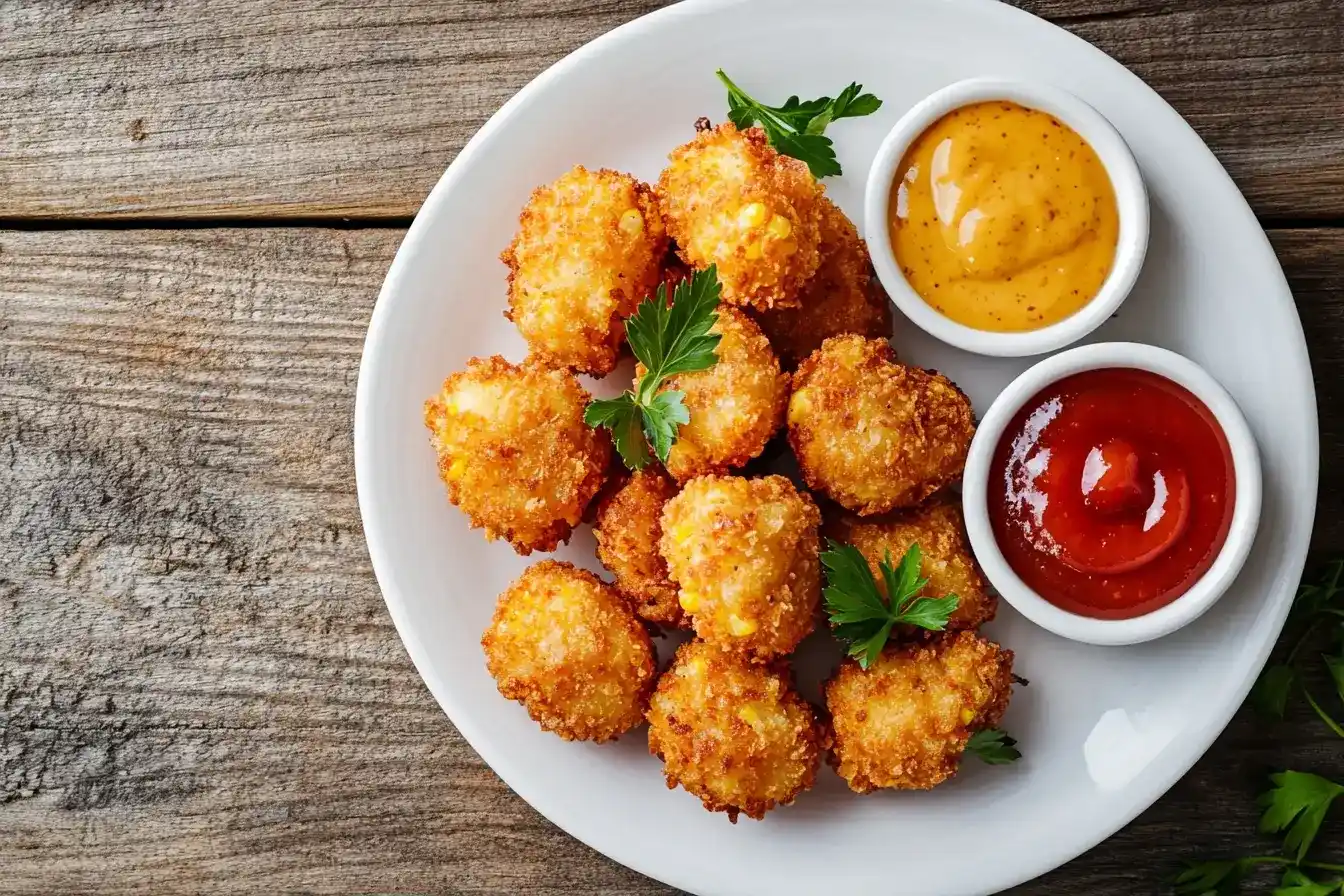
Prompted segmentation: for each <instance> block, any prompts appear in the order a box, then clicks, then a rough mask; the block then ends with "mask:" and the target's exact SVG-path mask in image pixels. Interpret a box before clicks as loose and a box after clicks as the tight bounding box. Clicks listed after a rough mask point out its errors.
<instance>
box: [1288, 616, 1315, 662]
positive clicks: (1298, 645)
mask: <svg viewBox="0 0 1344 896" xmlns="http://www.w3.org/2000/svg"><path fill="white" fill-rule="evenodd" d="M1320 627H1321V620H1320V619H1316V620H1313V621H1312V623H1311V624H1310V625H1308V626H1307V627H1306V629H1305V630H1304V631H1303V632H1302V634H1301V635H1299V636H1298V638H1297V641H1295V642H1294V643H1293V647H1292V649H1291V650H1289V651H1288V656H1287V658H1285V659H1284V664H1285V665H1289V666H1291V665H1292V664H1293V660H1295V659H1297V654H1298V652H1300V651H1301V650H1302V648H1303V646H1305V645H1306V643H1307V640H1308V639H1309V638H1310V637H1311V636H1312V635H1314V634H1315V633H1316V630H1317V629H1318V628H1320Z"/></svg>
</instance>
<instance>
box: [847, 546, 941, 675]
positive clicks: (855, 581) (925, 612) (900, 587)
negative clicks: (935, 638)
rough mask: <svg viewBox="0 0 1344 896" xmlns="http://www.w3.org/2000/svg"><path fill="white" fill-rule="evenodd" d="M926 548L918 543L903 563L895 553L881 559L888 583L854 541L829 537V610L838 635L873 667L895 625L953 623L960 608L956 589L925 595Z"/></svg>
mask: <svg viewBox="0 0 1344 896" xmlns="http://www.w3.org/2000/svg"><path fill="white" fill-rule="evenodd" d="M921 562H922V554H921V553H920V550H919V545H917V544H912V545H911V546H910V548H909V550H907V551H906V552H905V556H903V557H902V558H901V562H900V564H899V565H897V566H893V565H892V562H891V554H887V556H886V557H885V558H884V559H883V560H882V562H881V563H879V564H878V571H879V572H881V574H882V581H883V584H884V586H885V591H886V594H883V593H882V592H883V589H881V588H879V587H878V584H877V581H876V580H875V579H874V578H873V573H872V570H871V569H870V568H869V566H868V561H867V560H866V559H864V556H863V554H862V553H860V551H859V549H858V548H856V547H854V545H852V544H843V543H841V542H838V541H834V540H832V539H830V538H828V539H826V550H824V551H822V553H821V565H822V568H823V569H824V570H825V573H826V588H825V590H824V591H823V595H824V596H825V603H826V614H827V616H828V618H829V619H830V622H831V626H832V628H833V630H834V632H835V636H836V637H837V638H839V639H840V640H841V641H842V642H844V644H845V645H846V649H847V651H848V653H849V655H850V656H852V657H854V658H855V659H857V660H858V661H859V666H861V667H862V668H864V669H867V668H868V667H869V666H871V665H872V664H873V663H875V662H877V659H878V657H880V656H881V655H882V648H883V647H885V646H886V644H887V638H888V637H890V636H891V629H892V627H893V626H895V625H914V626H918V627H920V628H926V629H929V630H931V631H942V630H943V629H945V628H947V620H948V618H949V617H950V616H951V615H952V611H953V610H955V609H956V608H957V603H958V598H957V596H956V595H955V594H949V595H947V596H946V597H937V598H935V597H921V596H920V592H921V591H923V589H924V588H925V587H926V586H927V585H928V583H929V582H928V579H923V578H920V577H919V570H920V564H921Z"/></svg>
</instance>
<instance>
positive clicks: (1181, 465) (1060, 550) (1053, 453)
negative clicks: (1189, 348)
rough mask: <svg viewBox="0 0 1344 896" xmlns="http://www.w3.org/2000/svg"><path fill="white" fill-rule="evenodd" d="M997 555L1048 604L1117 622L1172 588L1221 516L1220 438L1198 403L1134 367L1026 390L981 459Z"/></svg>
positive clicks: (1187, 575)
mask: <svg viewBox="0 0 1344 896" xmlns="http://www.w3.org/2000/svg"><path fill="white" fill-rule="evenodd" d="M990 485H991V488H990V490H989V495H990V500H989V516H990V522H991V524H992V525H993V528H994V535H995V538H996V539H997V540H998V544H999V548H1000V549H1001V550H1002V551H1003V555H1004V557H1005V559H1007V561H1008V564H1009V565H1010V566H1011V567H1012V568H1013V570H1014V571H1015V572H1016V573H1017V574H1018V576H1020V577H1021V579H1022V581H1023V582H1025V583H1026V584H1027V585H1028V586H1029V587H1030V588H1031V589H1032V590H1034V591H1035V592H1036V593H1037V594H1039V595H1040V596H1041V597H1043V598H1045V599H1046V600H1048V601H1050V602H1051V603H1053V604H1055V605H1056V606H1058V607H1060V608H1062V609H1065V610H1068V611H1070V612H1073V613H1077V614H1079V615H1082V616H1091V617H1095V618H1098V619H1129V618H1132V617H1135V616H1141V615H1143V614H1144V613H1148V612H1150V611H1152V610H1155V609H1157V608H1158V607H1161V606H1163V605H1165V604H1168V603H1170V602H1171V601H1173V600H1175V599H1176V598H1177V597H1180V596H1181V595H1182V594H1184V593H1185V592H1186V591H1187V590H1188V589H1189V588H1190V586H1191V585H1193V584H1194V583H1195V581H1196V580H1198V579H1199V577H1200V576H1202V575H1203V574H1204V573H1205V571H1207V570H1208V568H1209V567H1210V566H1211V565H1212V564H1213V561H1214V558H1216V557H1217V556H1218V552H1219V550H1221V548H1222V546H1223V542H1224V541H1225V540H1226V539H1227V531H1228V528H1229V527H1230V526H1231V523H1232V508H1233V504H1234V500H1235V486H1236V480H1235V477H1234V474H1233V468H1232V451H1231V449H1230V448H1229V446H1228V443H1227V437H1226V436H1225V435H1224V434H1223V430H1222V428H1221V427H1220V426H1219V425H1218V421H1217V420H1216V419H1215V418H1214V416H1213V413H1212V412H1211V411H1209V409H1208V407H1206V406H1205V405H1204V403H1203V402H1202V401H1200V400H1199V399H1198V398H1196V397H1195V396H1194V395H1192V394H1191V393H1190V392H1189V391H1187V390H1186V389H1184V388H1183V387H1181V386H1179V385H1177V384H1176V383H1173V382H1172V381H1171V380H1169V379H1167V378H1165V377H1162V376H1159V375H1157V374H1155V373H1149V372H1148V371H1145V370H1133V369H1129V368H1108V369H1103V370H1091V371H1087V372H1084V373H1078V374H1075V375H1073V376H1070V377H1066V378H1065V379H1062V380H1060V381H1058V382H1056V383H1054V384H1053V385H1051V386H1049V387H1048V388H1046V389H1044V390H1043V391H1041V392H1040V393H1038V394H1037V395H1036V396H1035V397H1034V398H1032V399H1031V400H1030V401H1028V402H1027V403H1026V404H1025V405H1024V406H1023V408H1022V409H1021V410H1020V411H1018V413H1017V415H1016V416H1015V417H1014V418H1013V420H1012V422H1011V423H1009V425H1008V427H1007V429H1005V430H1004V435H1003V438H1002V439H1001V440H1000V442H999V444H998V447H997V448H996V449H995V452H994V462H993V465H992V467H991V468H990Z"/></svg>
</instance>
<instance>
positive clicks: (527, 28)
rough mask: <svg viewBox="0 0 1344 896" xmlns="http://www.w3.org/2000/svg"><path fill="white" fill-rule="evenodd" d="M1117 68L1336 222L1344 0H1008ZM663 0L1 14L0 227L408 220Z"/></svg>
mask: <svg viewBox="0 0 1344 896" xmlns="http://www.w3.org/2000/svg"><path fill="white" fill-rule="evenodd" d="M1018 2H1019V4H1020V5H1023V6H1025V7H1026V8H1028V9H1030V10H1033V11H1035V12H1038V13H1040V14H1042V15H1045V16H1047V17H1051V18H1055V19H1057V20H1059V21H1060V22H1061V23H1063V24H1064V25H1065V26H1066V27H1069V28H1071V29H1072V30H1074V31H1075V32H1077V33H1078V34H1080V35H1081V36H1083V37H1084V38H1086V39H1088V40H1090V41H1092V42H1093V43H1095V44H1097V45H1098V46H1100V47H1101V48H1102V49H1104V50H1106V51H1108V52H1110V53H1112V54H1113V55H1115V56H1116V57H1117V58H1118V59H1120V61H1122V62H1124V63H1125V64H1127V65H1129V66H1130V67H1131V68H1133V69H1134V70H1135V71H1136V72H1138V74H1140V75H1141V76H1143V77H1144V78H1145V79H1147V80H1148V81H1149V83H1151V84H1152V85H1153V86H1154V87H1156V88H1157V90H1158V91H1159V92H1161V93H1162V94H1164V95H1165V96H1166V97H1167V98H1168V99H1169V100H1170V101H1171V102H1172V103H1173V104H1174V105H1175V106H1176V108H1177V109H1178V110H1180V111H1181V112H1182V113H1183V114H1184V115H1186V116H1187V118H1189V119H1190V121H1191V122H1192V124H1194V126H1195V128H1196V129H1197V130H1198V131H1199V132H1200V133H1201V134H1202V135H1203V136H1204V138H1205V139H1206V140H1207V141H1208V142H1209V144H1210V145H1211V146H1212V147H1213V149H1214V151H1215V152H1216V153H1217V154H1218V155H1219V157H1220V158H1221V159H1222V161H1223V163H1224V164H1225V165H1226V166H1227V167H1228V169H1229V170H1230V171H1231V173H1232V175H1233V176H1234V178H1236V180H1237V181H1238V183H1239V184H1240V185H1241V187H1242V188H1243V190H1244V191H1245V192H1246V194H1247V196H1248V198H1249V199H1250V201H1251V204H1252V206H1253V207H1254V208H1255V209H1256V211H1257V212H1258V213H1259V214H1261V215H1262V216H1266V217H1269V218H1277V219H1293V220H1301V219H1305V218H1338V217H1341V216H1344V104H1341V103H1340V102H1339V97H1340V95H1341V93H1344V5H1342V4H1340V3H1338V2H1336V0H1271V2H1250V0H1235V2H1223V0H1018ZM659 5H661V4H660V3H659V2H658V0H600V2H598V0H516V2H507V3H504V2H492V0H433V2H430V0H425V2H420V3H416V4H413V5H404V4H388V5H370V4H366V3H363V2H360V0H339V2H321V3H319V2H316V0H300V2H286V3H280V2H276V0H240V2H228V0H208V2H200V3H185V2H168V3H132V2H119V3H77V2H73V0H38V2H33V0H0V35H4V39H3V40H0V217H5V216H9V217H30V216H32V217H53V216H130V217H136V216H177V217H188V216H189V217H201V216H218V215H227V216H247V217H258V218H269V217H278V216H324V215H348V216H405V215H410V214H412V213H414V211H415V209H416V208H417V207H418V206H419V204H420V202H421V200H422V199H423V198H424V196H425V194H426V193H427V192H428V190H429V188H430V187H431V186H432V185H433V183H434V181H435V179H436V178H437V177H438V176H439V174H440V173H441V172H442V170H443V168H444V167H445V166H446V165H447V163H448V162H449V161H450V160H451V159H452V157H453V156H454V154H455V153H456V152H457V151H458V150H459V149H460V148H461V146H462V144H463V143H464V142H465V141H466V139H467V138H468V137H469V136H470V135H471V134H472V133H473V132H474V131H475V130H476V129H477V128H478V127H479V126H480V125H481V123H482V122H483V121H484V120H485V119H486V118H487V117H488V116H489V115H490V114H491V113H492V112H493V111H494V110H495V109H496V108H498V107H499V106H500V105H501V104H502V103H503V102H504V100H505V99H507V98H508V97H509V96H510V95H512V94H513V93H514V92H515V91H516V90H518V89H519V88H520V87H522V85H523V84H525V83H526V82H527V81H528V80H529V79H531V78H532V77H533V76H534V75H536V74H537V73H538V72H540V71H541V70H542V69H543V68H545V67H546V66H547V65H549V64H550V63H552V62H554V61H555V60H557V59H558V58H560V57H561V56H563V55H564V54H565V53H567V52H569V51H570V50H572V49H574V48H576V47H577V46H579V45H581V44H582V43H584V42H586V41H588V40H590V39H592V38H594V37H596V36H597V35H599V34H601V33H603V32H605V31H608V30H610V29H611V28H612V27H614V26H616V25H618V24H620V23H622V22H624V21H627V20H629V19H632V18H635V17H636V16H638V15H640V14H642V13H644V12H647V11H649V10H651V9H653V8H655V7H657V6H659Z"/></svg>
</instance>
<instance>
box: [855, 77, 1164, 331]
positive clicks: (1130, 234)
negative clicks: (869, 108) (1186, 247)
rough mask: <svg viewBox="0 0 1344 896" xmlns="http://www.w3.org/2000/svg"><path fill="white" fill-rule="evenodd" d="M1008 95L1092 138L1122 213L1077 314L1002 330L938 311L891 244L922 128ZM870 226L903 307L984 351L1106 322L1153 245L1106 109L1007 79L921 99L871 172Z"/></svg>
mask: <svg viewBox="0 0 1344 896" xmlns="http://www.w3.org/2000/svg"><path fill="white" fill-rule="evenodd" d="M993 100H1008V101H1010V102H1014V103H1018V104H1020V105H1023V106H1026V107H1028V108H1031V109H1039V110H1040V111H1042V112H1048V113H1049V114H1051V115H1053V116H1055V117H1056V118H1058V119H1059V120H1060V121H1062V122H1064V124H1066V125H1068V126H1069V127H1071V128H1073V130H1074V131H1076V132H1077V133H1078V134H1079V135H1080V136H1081V137H1082V138H1083V139H1084V140H1086V141H1087V142H1088V143H1090V144H1091V145H1092V148H1093V149H1094V150H1096V153H1097V156H1098V157H1099V158H1100V159H1101V163H1102V165H1104V166H1105V168H1106V172H1107V174H1109V175H1110V178H1111V185H1112V187H1114V189H1115V199H1116V204H1117V210H1118V213H1119V219H1120V236H1119V242H1118V244H1117V246H1116V253H1115V263H1114V265H1113V266H1112V267H1111V273H1110V275H1109V276H1108V277H1107V278H1106V280H1105V282H1104V283H1102V286H1101V291H1100V292H1098V293H1097V295H1096V297H1095V298H1093V299H1092V301H1090V302H1088V303H1087V304H1086V305H1085V306H1083V307H1082V308H1081V309H1079V310H1078V311H1077V312H1076V313H1075V314H1073V315H1071V316H1069V317H1067V318H1065V319H1064V320H1062V321H1060V322H1059V323H1056V324H1051V325H1050V326H1048V327H1042V328H1041V329H1039V330H1028V331H1025V332H1021V333H996V332H992V331H989V330H977V329H975V328H974V327H968V326H966V325H965V324H960V323H957V322H956V321H954V320H952V319H951V318H950V317H946V316H944V315H943V314H942V313H940V312H939V311H937V310H935V309H934V307H933V306H932V305H930V304H929V303H928V302H926V301H924V299H923V298H922V297H921V296H920V295H919V293H917V292H915V290H914V288H913V287H911V286H910V284H909V283H908V282H907V281H906V279H905V275H904V274H902V273H901V266H900V265H899V264H897V262H896V253H895V251H894V250H893V249H892V246H891V235H890V230H889V221H890V215H889V211H890V209H889V206H890V200H891V187H892V183H893V181H894V179H895V178H896V176H897V168H898V167H899V166H900V164H901V159H902V158H903V157H904V156H905V152H906V150H907V149H909V148H910V144H911V143H913V142H914V141H915V139H916V138H917V137H919V135H920V134H922V133H924V131H926V130H927V129H928V128H929V126H930V125H932V124H933V123H934V122H936V121H937V120H938V119H940V118H942V117H943V116H944V115H946V114H947V113H949V112H951V111H953V110H954V109H958V108H960V107H962V106H966V105H969V104H971V103H980V102H990V101H993ZM863 221H864V233H865V234H866V238H865V239H866V241H867V243H868V251H869V253H870V254H871V255H872V258H873V265H874V267H875V268H876V269H877V276H878V279H879V280H881V281H882V285H883V287H885V288H886V290H887V294H888V295H889V296H891V298H892V301H894V302H895V303H896V307H897V308H900V309H901V312H902V313H903V314H905V316H906V317H908V318H909V319H910V320H912V321H914V323H915V324H916V325H917V326H918V327H919V328H920V329H922V330H924V331H926V332H928V333H930V334H932V335H933V336H936V337H937V338H939V339H941V340H942V341H944V342H946V343H949V344H951V345H955V346H957V347H958V348H962V349H965V350H966V351H969V352H975V353H976V354H981V355H997V356H1001V357H1020V356H1024V355H1039V354H1044V353H1045V352H1051V351H1054V350H1056V349H1059V348H1063V347H1064V346H1066V345H1069V344H1070V343H1073V342H1076V341H1078V340H1079V339H1081V338H1082V337H1084V336H1086V335H1087V334H1088V333H1090V332H1092V331H1093V330H1095V329H1096V328H1097V327H1099V326H1101V325H1102V324H1103V323H1105V322H1106V320H1107V319H1108V318H1109V317H1110V316H1111V315H1112V314H1114V313H1115V310H1116V309H1117V308H1119V307H1120V303H1121V302H1123V301H1124V300H1125V297H1126V296H1127V295H1129V291H1130V289H1131V288H1133V286H1134V281H1135V280H1136V279H1137V278H1138V276H1139V269H1140V268H1141V267H1143V257H1144V255H1145V254H1146V253H1147V251H1148V193H1147V191H1146V190H1145V189H1144V186H1143V178H1142V177H1140V175H1139V166H1138V164H1137V163H1136V162H1135V161H1134V155H1133V153H1131V152H1130V151H1129V147H1128V146H1126V145H1125V141H1124V138H1122V137H1121V136H1120V133H1119V132H1118V131H1117V130H1116V129H1115V128H1114V127H1113V126H1112V125H1111V123H1110V122H1109V121H1107V120H1106V119H1105V118H1104V117H1103V116H1102V115H1101V113H1100V112H1098V111H1097V110H1095V109H1093V108H1092V107H1091V106H1089V105H1088V104H1087V103H1085V102H1083V101H1082V100H1080V99H1079V98H1078V97H1076V96H1074V95H1073V94H1071V93H1068V92H1067V91H1064V90H1060V89H1058V88H1055V87H1048V86H1045V85H1041V84H1029V83H1026V82H1022V81H1008V80H1004V79H1001V78H972V79H970V80H967V81H958V82H957V83H955V84H952V85H949V86H947V87H944V88H943V89H942V90H939V91H936V92H934V93H932V94H930V95H929V96H928V97H926V98H924V99H923V100H922V101H920V102H919V103H917V104H916V105H915V106H914V108H912V109H911V110H910V111H909V112H907V113H905V115H903V116H901V120H900V121H898V122H896V126H895V127H893V128H892V129H891V132H890V133H889V134H887V137H886V139H885V140H883V141H882V145H881V147H880V148H879V149H878V151H877V158H875V159H874V160H873V167H872V168H871V169H870V170H869V172H868V183H867V186H866V188H865V193H864V208H863Z"/></svg>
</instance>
